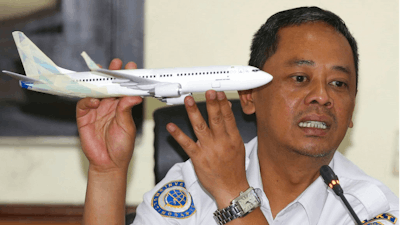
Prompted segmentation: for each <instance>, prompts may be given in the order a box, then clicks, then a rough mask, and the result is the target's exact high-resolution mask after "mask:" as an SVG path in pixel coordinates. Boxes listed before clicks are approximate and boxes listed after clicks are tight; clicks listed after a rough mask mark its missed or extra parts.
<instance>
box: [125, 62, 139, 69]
mask: <svg viewBox="0 0 400 225" xmlns="http://www.w3.org/2000/svg"><path fill="white" fill-rule="evenodd" d="M125 69H126V70H129V69H137V65H136V63H135V62H132V61H131V62H128V63H127V64H126V65H125Z"/></svg>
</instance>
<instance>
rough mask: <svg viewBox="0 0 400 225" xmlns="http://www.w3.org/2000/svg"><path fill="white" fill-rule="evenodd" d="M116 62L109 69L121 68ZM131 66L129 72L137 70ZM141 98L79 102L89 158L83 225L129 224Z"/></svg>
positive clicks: (80, 126) (80, 124) (82, 135)
mask: <svg viewBox="0 0 400 225" xmlns="http://www.w3.org/2000/svg"><path fill="white" fill-rule="evenodd" d="M121 67H122V61H121V60H119V59H114V60H113V61H111V63H110V66H109V69H120V68H121ZM135 68H136V64H135V63H133V62H130V63H128V64H127V65H126V66H125V69H135ZM140 102H142V98H140V97H123V98H107V99H102V100H99V99H94V98H85V99H82V100H81V101H79V102H78V104H77V107H76V120H77V123H78V130H79V136H80V139H81V145H82V150H83V152H84V153H85V155H86V157H87V158H88V159H89V163H90V164H89V171H88V185H87V191H86V199H85V207H84V213H83V221H82V222H83V224H85V225H87V224H95V225H101V224H107V225H109V224H125V195H126V179H127V172H128V166H129V162H130V160H131V158H132V154H133V147H134V144H135V137H136V127H135V124H134V122H133V119H132V113H131V109H132V107H133V106H134V105H137V104H139V103H140Z"/></svg>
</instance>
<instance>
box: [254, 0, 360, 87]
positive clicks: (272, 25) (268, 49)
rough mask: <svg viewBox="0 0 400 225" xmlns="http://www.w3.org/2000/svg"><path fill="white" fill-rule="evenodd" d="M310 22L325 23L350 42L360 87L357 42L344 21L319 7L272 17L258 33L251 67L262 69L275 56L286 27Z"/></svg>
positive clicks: (296, 10) (295, 9) (288, 11)
mask: <svg viewBox="0 0 400 225" xmlns="http://www.w3.org/2000/svg"><path fill="white" fill-rule="evenodd" d="M310 22H323V23H326V24H328V25H330V26H332V27H333V28H334V29H335V30H337V31H338V32H340V33H341V34H342V35H343V36H344V37H345V38H346V39H347V41H348V42H349V44H350V47H351V50H352V52H353V59H354V66H355V69H356V88H357V86H358V50H357V42H356V40H355V39H354V37H353V36H352V35H351V33H350V31H349V30H348V29H347V27H346V24H345V23H344V21H343V20H342V19H341V18H340V17H339V16H337V15H336V14H334V13H332V12H330V11H327V10H323V9H321V8H318V7H315V6H313V7H300V8H294V9H289V10H285V11H281V12H278V13H276V14H274V15H272V16H271V17H270V18H269V19H268V20H267V22H265V24H263V25H262V26H261V28H260V29H259V30H258V31H257V32H256V34H255V35H254V38H253V42H252V44H251V53H250V60H249V65H250V66H254V67H257V68H259V69H262V68H263V66H264V64H265V62H266V61H267V60H268V59H269V57H271V56H272V55H273V54H275V52H276V50H277V48H278V42H279V37H278V31H279V30H280V29H282V28H284V27H288V26H294V25H301V24H305V23H310Z"/></svg>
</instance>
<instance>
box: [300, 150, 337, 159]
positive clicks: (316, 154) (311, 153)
mask: <svg viewBox="0 0 400 225" xmlns="http://www.w3.org/2000/svg"><path fill="white" fill-rule="evenodd" d="M293 150H294V152H296V153H297V154H299V155H303V156H307V157H312V158H325V157H327V156H330V155H332V154H333V153H334V152H335V149H331V150H319V149H318V150H316V149H315V148H313V149H293Z"/></svg>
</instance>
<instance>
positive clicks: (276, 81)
mask: <svg viewBox="0 0 400 225" xmlns="http://www.w3.org/2000/svg"><path fill="white" fill-rule="evenodd" d="M278 34H279V41H278V42H279V43H278V48H277V51H276V53H275V54H274V55H272V56H271V57H270V58H269V59H268V60H267V62H266V63H265V65H264V67H263V70H264V71H266V72H268V73H270V74H271V75H272V76H273V77H274V78H273V80H272V82H270V83H269V84H267V85H265V86H263V87H260V88H257V89H255V90H254V91H253V92H252V95H251V96H252V98H253V102H254V109H255V112H256V116H257V125H258V135H259V139H262V142H263V143H264V144H265V145H266V146H265V147H268V148H273V149H280V148H282V147H283V148H284V149H289V150H290V151H292V152H296V153H298V154H302V155H308V156H313V157H322V156H326V155H328V154H329V153H332V152H334V150H336V149H337V147H338V146H339V144H340V142H341V141H342V140H343V138H344V136H345V134H346V131H347V128H348V127H352V114H353V110H354V105H355V97H356V74H355V66H354V60H353V54H352V50H351V47H350V45H349V43H348V41H347V40H346V38H345V37H344V36H343V35H342V34H340V33H339V32H337V31H335V30H334V28H332V27H331V26H329V25H327V24H325V23H307V24H303V25H300V26H292V27H286V28H283V29H281V30H280V31H279V33H278Z"/></svg>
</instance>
